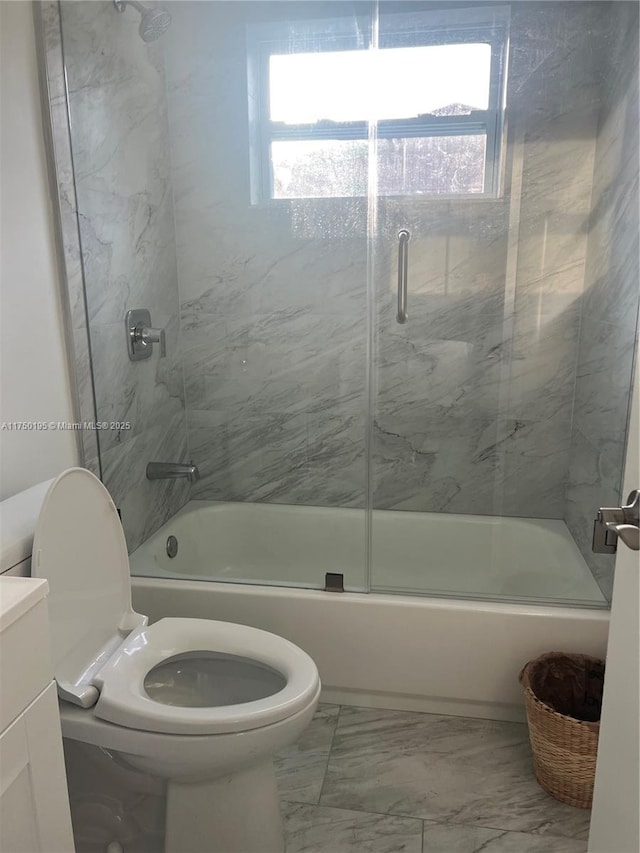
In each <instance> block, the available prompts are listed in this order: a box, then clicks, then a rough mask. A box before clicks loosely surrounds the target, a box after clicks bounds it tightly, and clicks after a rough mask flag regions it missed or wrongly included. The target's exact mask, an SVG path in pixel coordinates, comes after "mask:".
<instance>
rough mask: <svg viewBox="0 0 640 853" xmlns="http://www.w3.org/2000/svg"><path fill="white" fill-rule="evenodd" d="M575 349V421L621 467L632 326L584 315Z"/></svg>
mask: <svg viewBox="0 0 640 853" xmlns="http://www.w3.org/2000/svg"><path fill="white" fill-rule="evenodd" d="M580 338H581V340H580V351H579V353H578V365H577V377H576V390H575V404H574V423H575V424H576V425H577V427H578V428H579V429H580V431H581V432H582V433H583V434H584V435H585V436H586V437H587V438H588V439H589V441H590V442H591V444H593V445H595V446H596V447H597V448H598V450H599V452H600V453H601V454H602V455H603V456H604V457H606V458H607V459H608V460H609V463H610V464H611V466H612V468H613V469H614V470H617V471H621V470H622V467H623V465H624V453H625V445H626V433H627V421H628V413H629V392H630V388H631V380H632V373H633V363H634V351H635V338H636V335H635V329H632V328H630V327H629V326H622V327H621V326H612V325H609V323H607V322H603V321H602V320H593V319H591V318H590V317H584V318H583V320H582V329H581V335H580Z"/></svg>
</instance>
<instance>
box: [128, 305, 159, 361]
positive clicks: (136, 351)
mask: <svg viewBox="0 0 640 853" xmlns="http://www.w3.org/2000/svg"><path fill="white" fill-rule="evenodd" d="M124 326H125V331H126V334H127V353H128V355H129V358H130V359H131V361H141V360H142V359H144V358H150V357H151V355H152V353H153V344H160V358H164V357H165V356H166V354H167V344H166V337H165V333H164V329H154V328H153V327H152V326H151V314H150V313H149V311H147V309H146V308H136V309H134V310H133V311H127V314H126V316H125V320H124Z"/></svg>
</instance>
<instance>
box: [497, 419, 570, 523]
mask: <svg viewBox="0 0 640 853" xmlns="http://www.w3.org/2000/svg"><path fill="white" fill-rule="evenodd" d="M570 448H571V417H570V413H569V412H568V411H566V412H565V411H561V412H560V413H559V414H558V415H556V416H552V417H551V418H549V419H548V420H545V421H513V420H505V421H499V438H498V445H497V453H498V461H497V475H496V476H497V478H498V487H497V490H496V491H497V496H496V499H495V503H494V506H495V512H496V514H497V515H505V516H525V517H529V518H563V517H564V513H565V500H566V486H567V477H568V473H569V453H570Z"/></svg>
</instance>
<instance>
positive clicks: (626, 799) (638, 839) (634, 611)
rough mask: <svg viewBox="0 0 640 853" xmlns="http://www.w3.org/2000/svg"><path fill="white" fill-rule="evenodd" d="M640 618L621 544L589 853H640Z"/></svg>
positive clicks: (634, 562) (634, 476)
mask: <svg viewBox="0 0 640 853" xmlns="http://www.w3.org/2000/svg"><path fill="white" fill-rule="evenodd" d="M636 374H637V376H636V383H635V389H634V399H633V401H632V411H631V425H630V430H629V443H628V449H627V463H626V467H625V483H624V490H623V495H624V497H625V498H626V496H627V495H628V493H629V492H630V491H631V490H632V489H638V488H640V450H639V445H640V425H639V420H640V413H639V409H640V389H639V387H638V386H639V381H640V365H638V366H637V368H636ZM596 509H597V507H594V510H596ZM639 614H640V552H639V551H632V550H630V549H629V548H627V547H626V546H625V545H623V544H622V543H621V542H618V552H617V556H616V575H615V581H614V587H613V601H612V603H611V627H610V629H609V644H608V648H607V668H606V676H605V687H604V698H603V703H602V721H601V726H600V743H599V748H598V762H597V767H596V783H595V789H594V797H593V811H592V814H591V832H590V833H589V853H638V851H640V616H639Z"/></svg>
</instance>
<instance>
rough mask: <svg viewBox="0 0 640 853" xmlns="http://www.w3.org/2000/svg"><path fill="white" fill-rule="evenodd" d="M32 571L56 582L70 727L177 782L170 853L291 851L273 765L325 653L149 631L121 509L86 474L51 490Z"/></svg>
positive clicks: (61, 675)
mask: <svg viewBox="0 0 640 853" xmlns="http://www.w3.org/2000/svg"><path fill="white" fill-rule="evenodd" d="M32 574H33V576H34V577H42V578H47V580H48V581H49V587H50V594H49V614H50V620H51V633H52V647H53V663H54V671H55V675H56V680H57V683H58V692H59V696H60V698H61V700H63V701H61V703H60V714H61V721H62V733H63V735H64V737H66V738H70V739H71V740H79V741H84V742H85V743H90V744H94V745H96V746H99V747H102V748H103V749H106V750H108V751H110V752H111V753H116V754H117V759H118V760H119V761H121V762H123V763H124V764H126V765H128V766H130V767H132V768H134V769H136V770H140V771H143V772H146V773H151V774H153V775H155V776H160V777H163V778H165V779H166V780H167V816H166V845H165V850H166V851H167V853H204V851H207V853H235V851H243V853H245V852H246V853H271V851H273V853H275V852H276V851H280V853H281V851H282V850H283V836H282V826H281V821H280V811H279V804H278V794H277V789H276V783H275V776H274V771H273V762H272V757H273V755H274V753H275V752H277V751H278V750H280V749H282V748H283V747H284V746H286V745H287V744H290V743H292V742H293V741H294V740H296V738H297V737H298V736H299V735H300V734H301V732H302V731H303V730H304V729H305V728H306V726H307V725H308V724H309V722H310V720H311V718H312V716H313V713H314V711H315V708H316V705H317V703H318V697H319V694H320V678H319V676H318V671H317V669H316V666H315V664H314V662H313V661H312V660H311V658H310V657H309V656H308V655H307V654H305V652H303V651H302V650H301V649H299V648H298V647H297V646H295V645H293V643H290V642H288V641H287V640H285V639H283V638H282V637H277V636H276V635H274V634H270V633H268V632H266V631H260V630H257V629H255V628H249V627H246V626H244V625H235V624H231V623H226V622H217V621H213V620H208V619H178V618H167V619H161V620H160V621H159V622H156V623H155V624H153V625H148V624H147V617H146V616H141V615H140V614H138V613H135V612H134V611H133V610H132V608H131V586H130V577H129V559H128V555H127V548H126V543H125V539H124V534H123V531H122V526H121V524H120V519H119V517H118V514H117V511H116V508H115V506H114V504H113V501H112V500H111V497H110V496H109V493H108V492H107V490H106V489H105V487H104V486H103V485H102V483H101V482H100V480H98V479H97V478H96V477H94V475H93V474H91V473H90V472H89V471H87V470H85V469H84V468H71V469H69V470H68V471H65V472H64V473H63V474H61V475H60V476H59V477H58V478H57V479H56V480H55V481H54V482H53V483H52V485H51V486H50V488H49V491H48V492H47V495H46V497H45V499H44V503H43V505H42V510H41V512H40V517H39V519H38V523H37V527H36V532H35V537H34V543H33V558H32Z"/></svg>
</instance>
